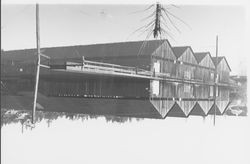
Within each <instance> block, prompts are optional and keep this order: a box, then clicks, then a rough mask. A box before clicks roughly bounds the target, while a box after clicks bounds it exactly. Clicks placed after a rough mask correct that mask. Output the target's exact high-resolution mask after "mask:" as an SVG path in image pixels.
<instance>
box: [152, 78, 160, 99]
mask: <svg viewBox="0 0 250 164" xmlns="http://www.w3.org/2000/svg"><path fill="white" fill-rule="evenodd" d="M152 86H153V91H152V92H153V94H155V95H157V96H158V95H159V93H160V82H159V81H158V80H154V81H153V83H152Z"/></svg>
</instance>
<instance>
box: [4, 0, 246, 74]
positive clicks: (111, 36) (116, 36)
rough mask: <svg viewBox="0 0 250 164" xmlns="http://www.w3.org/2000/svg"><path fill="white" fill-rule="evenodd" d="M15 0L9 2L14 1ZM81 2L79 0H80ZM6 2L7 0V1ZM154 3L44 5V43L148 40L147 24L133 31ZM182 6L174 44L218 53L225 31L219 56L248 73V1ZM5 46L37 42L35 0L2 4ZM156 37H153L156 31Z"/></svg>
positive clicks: (175, 10)
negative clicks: (28, 2) (243, 3)
mask: <svg viewBox="0 0 250 164" xmlns="http://www.w3.org/2000/svg"><path fill="white" fill-rule="evenodd" d="M5 2H6V1H5ZM11 2H12V1H9V2H8V3H11ZM76 2H77V1H76ZM95 2H96V1H95ZM3 3H4V2H3ZM148 6H149V5H148V4H139V5H131V4H130V5H122V4H119V3H118V4H105V5H101V4H96V5H87V4H82V5H79V4H78V5H62V4H60V5H58V4H57V5H44V4H43V5H41V6H40V28H41V46H42V47H54V46H64V45H84V44H95V43H108V42H123V41H131V40H144V39H145V37H146V35H147V33H144V34H143V35H140V32H142V31H143V30H141V31H139V32H137V33H134V34H132V33H133V32H134V31H135V30H136V29H138V28H140V27H142V26H143V25H145V24H147V22H148V21H149V20H148V21H141V20H142V19H143V18H145V17H147V16H148V15H149V14H150V13H151V12H152V10H149V11H145V12H138V13H135V14H132V13H133V12H135V11H140V10H143V9H145V8H147V7H148ZM179 7H180V9H178V8H175V7H171V9H170V11H171V12H172V13H174V14H175V15H176V16H178V17H180V18H181V19H182V20H184V21H185V22H186V23H187V24H188V25H189V26H190V27H191V29H190V28H188V27H187V26H185V25H183V24H182V23H180V22H179V21H178V20H175V23H176V24H177V26H178V27H179V29H180V30H181V33H178V32H177V31H176V30H174V28H173V27H171V32H172V33H173V35H174V40H172V39H171V38H168V39H169V41H170V43H171V45H173V46H176V45H177V46H181V45H190V46H191V47H192V48H193V50H194V51H195V52H198V51H210V52H211V54H212V56H215V37H216V35H218V36H219V56H226V58H227V60H228V62H229V65H230V66H231V69H232V74H242V75H246V67H247V62H246V61H247V58H246V56H247V54H246V51H245V44H246V38H245V36H246V30H247V29H246V20H247V13H246V7H244V5H242V4H241V3H239V4H237V5H225V4H224V5H214V4H212V5H211V4H210V5H208V4H206V5H203V6H201V5H198V4H195V3H194V4H188V5H182V4H179ZM1 17H2V19H1V23H2V25H1V26H2V27H1V32H2V35H1V39H2V42H1V43H2V44H1V46H2V49H4V50H11V49H25V48H34V47H35V46H36V41H35V36H36V35H35V5H34V4H33V5H32V4H29V5H27V4H22V5H16V4H14V5H13V4H12V5H6V4H3V5H2V14H1ZM151 39H152V37H151Z"/></svg>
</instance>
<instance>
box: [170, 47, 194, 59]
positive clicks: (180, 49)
mask: <svg viewBox="0 0 250 164" xmlns="http://www.w3.org/2000/svg"><path fill="white" fill-rule="evenodd" d="M188 48H190V47H189V46H183V47H172V50H173V52H174V54H175V56H176V58H177V59H178V58H179V57H180V56H181V55H182V54H183V53H184V52H185V51H186V50H187V49H188Z"/></svg>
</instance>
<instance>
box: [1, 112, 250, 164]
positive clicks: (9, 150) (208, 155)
mask: <svg viewBox="0 0 250 164" xmlns="http://www.w3.org/2000/svg"><path fill="white" fill-rule="evenodd" d="M6 112H7V113H6ZM25 113H26V114H25ZM10 115H11V116H12V118H11V117H7V116H10ZM1 118H2V119H1V132H2V133H1V134H2V135H1V156H2V158H1V163H3V164H13V163H25V164H34V163H35V164H44V163H53V164H54V163H79V164H82V163H84V164H85V163H122V164H123V163H124V164H127V163H162V164H165V163H174V164H175V163H176V164H177V163H178V164H179V163H181V164H182V163H192V164H196V163H197V164H200V163H205V164H212V163H213V164H214V163H218V164H224V163H225V164H236V163H239V164H249V163H250V141H249V139H250V133H249V130H250V128H249V125H250V124H249V123H250V121H249V118H248V117H236V116H217V117H216V126H214V125H213V116H208V117H206V118H205V119H204V118H202V117H198V116H190V117H189V118H166V119H165V120H156V119H135V118H119V117H111V116H109V117H108V116H107V117H104V116H89V115H79V114H67V113H45V112H40V113H39V112H38V114H37V123H36V125H35V127H33V128H31V127H30V126H28V125H29V124H28V123H27V122H28V120H29V119H30V116H29V114H27V112H25V111H19V112H18V113H17V112H16V111H14V110H11V111H4V110H2V111H1Z"/></svg>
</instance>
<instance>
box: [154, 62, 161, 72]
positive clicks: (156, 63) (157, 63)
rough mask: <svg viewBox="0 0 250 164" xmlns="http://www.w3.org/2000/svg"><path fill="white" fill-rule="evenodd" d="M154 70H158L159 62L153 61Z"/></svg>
mask: <svg viewBox="0 0 250 164" xmlns="http://www.w3.org/2000/svg"><path fill="white" fill-rule="evenodd" d="M154 72H157V73H159V72H160V62H159V61H157V62H154Z"/></svg>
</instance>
